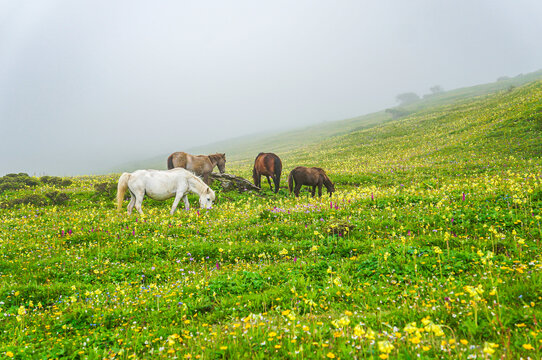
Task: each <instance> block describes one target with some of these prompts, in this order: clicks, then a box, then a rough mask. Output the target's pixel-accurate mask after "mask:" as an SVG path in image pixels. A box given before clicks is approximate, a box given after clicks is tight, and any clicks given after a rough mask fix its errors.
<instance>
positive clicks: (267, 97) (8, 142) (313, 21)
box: [0, 0, 542, 175]
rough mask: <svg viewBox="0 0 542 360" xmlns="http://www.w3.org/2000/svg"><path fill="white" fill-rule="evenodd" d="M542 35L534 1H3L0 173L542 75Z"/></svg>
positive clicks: (300, 122) (91, 168) (165, 149)
mask: <svg viewBox="0 0 542 360" xmlns="http://www.w3.org/2000/svg"><path fill="white" fill-rule="evenodd" d="M541 44H542V1H539V0H532V1H517V0H516V1H498V0H487V1H476V0H469V1H458V0H450V1H446V0H441V1H436V0H426V1H404V0H397V1H361V0H353V1H340V0H338V1H323V0H322V1H317V0H311V1H299V0H297V1H277V0H274V1H254V0H247V1H201V0H200V1H181V0H178V1H96V0H93V1H69V0H65V1H50V0H36V1H24V0H7V1H4V0H0V175H3V174H5V173H9V172H21V171H24V172H28V173H29V174H31V175H42V174H50V175H73V174H90V173H94V172H101V171H105V169H111V168H112V167H114V166H116V165H119V164H123V163H124V162H126V161H131V160H137V159H147V158H151V157H155V156H157V155H161V154H169V153H171V152H173V151H181V150H186V149H189V148H190V147H192V146H197V145H204V144H208V143H211V142H214V141H218V140H223V139H227V138H231V137H236V136H240V135H246V134H251V133H255V132H260V131H264V130H277V129H288V128H292V127H300V126H306V125H308V124H313V123H319V122H322V121H329V120H340V119H344V118H349V117H354V116H358V115H362V114H365V113H369V112H373V111H378V110H381V109H384V108H386V107H389V106H393V105H395V104H396V102H395V95H397V94H398V93H401V92H406V91H414V92H417V93H418V94H419V95H422V94H426V93H429V87H431V86H433V85H437V84H438V85H441V86H442V87H443V88H444V89H445V90H448V89H453V88H457V87H462V86H468V85H474V84H479V83H485V82H492V81H495V80H496V79H497V78H498V77H499V76H503V75H508V76H515V75H517V74H519V73H528V72H531V71H535V70H539V69H540V68H542V46H540V45H541ZM220 150H221V149H216V151H220ZM264 150H265V149H262V151H264ZM164 161H165V159H164ZM164 164H165V163H164ZM120 170H122V169H120Z"/></svg>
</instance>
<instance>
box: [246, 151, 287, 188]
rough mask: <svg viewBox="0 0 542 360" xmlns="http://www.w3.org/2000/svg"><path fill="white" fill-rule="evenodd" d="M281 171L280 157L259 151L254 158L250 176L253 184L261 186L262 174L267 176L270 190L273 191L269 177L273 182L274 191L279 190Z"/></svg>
mask: <svg viewBox="0 0 542 360" xmlns="http://www.w3.org/2000/svg"><path fill="white" fill-rule="evenodd" d="M281 172H282V161H280V158H279V157H278V156H277V155H275V154H273V153H259V154H258V156H256V159H255V160H254V168H253V169H252V178H253V179H254V185H256V186H257V187H259V188H261V187H262V186H261V185H262V181H261V180H262V178H261V176H262V175H264V176H265V177H267V182H268V183H269V187H270V188H271V191H273V186H272V185H271V179H270V178H269V177H272V178H273V182H274V183H275V193H278V192H279V185H280V174H281Z"/></svg>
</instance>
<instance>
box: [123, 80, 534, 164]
mask: <svg viewBox="0 0 542 360" xmlns="http://www.w3.org/2000/svg"><path fill="white" fill-rule="evenodd" d="M537 79H542V70H539V71H536V72H532V73H529V74H525V75H518V76H516V77H513V78H508V79H504V80H500V81H496V82H494V83H489V84H482V85H476V86H471V87H465V88H461V89H455V90H450V91H446V92H443V93H440V94H435V95H430V96H426V97H425V98H424V99H422V100H420V101H418V102H415V103H412V104H409V105H406V106H401V107H398V108H396V109H398V110H400V112H401V113H404V114H410V115H412V114H416V113H420V112H424V111H430V110H431V109H434V108H436V107H442V106H446V105H449V106H452V107H454V106H455V105H456V104H461V102H463V101H469V99H472V98H474V97H480V96H482V97H483V96H485V95H490V94H495V93H498V92H503V91H511V90H513V89H515V88H516V87H518V86H522V85H524V84H526V83H529V82H533V81H536V80H537ZM393 120H394V119H393V116H392V115H391V114H390V113H388V112H386V111H380V112H376V113H372V114H367V115H362V116H358V117H355V118H351V119H345V120H338V121H329V122H325V123H321V124H317V125H313V126H307V127H304V128H300V129H294V130H290V131H277V132H276V133H274V134H253V135H249V136H244V137H239V138H236V139H230V140H225V141H221V142H217V143H212V144H208V145H204V146H199V147H193V148H190V149H172V152H173V151H183V150H184V151H188V152H190V153H193V154H208V153H214V152H225V153H227V156H228V160H229V161H239V160H249V161H252V160H253V159H254V157H255V155H256V154H258V153H259V152H261V151H266V152H269V151H270V152H275V153H279V154H282V153H286V152H288V151H292V150H294V149H298V148H301V147H304V146H307V145H311V144H317V143H319V142H320V141H323V140H325V139H328V138H330V137H335V136H340V135H346V134H349V133H352V132H356V131H360V130H364V129H368V128H371V127H373V126H376V125H378V124H382V123H385V122H390V121H393ZM168 155H169V154H162V155H157V156H156V157H153V158H150V159H148V160H145V161H136V162H133V163H131V164H126V165H125V166H124V167H123V169H126V170H130V169H134V170H135V169H138V168H140V169H141V168H155V169H163V168H165V159H166V158H167V156H168Z"/></svg>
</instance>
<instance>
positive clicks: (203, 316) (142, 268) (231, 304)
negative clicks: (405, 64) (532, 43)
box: [0, 81, 542, 359]
mask: <svg viewBox="0 0 542 360" xmlns="http://www.w3.org/2000/svg"><path fill="white" fill-rule="evenodd" d="M541 99H542V82H540V81H539V82H531V83H528V84H525V85H523V86H517V87H516V88H513V89H510V90H506V91H497V92H495V93H493V94H485V95H482V96H474V97H472V98H469V99H467V98H462V99H460V100H457V99H454V101H452V102H448V101H447V100H446V101H442V102H438V101H436V99H431V100H432V101H435V102H434V103H433V104H432V105H429V104H426V106H423V107H421V108H417V109H412V112H411V114H410V115H408V116H405V117H403V118H401V119H398V120H396V121H391V120H389V119H388V120H387V121H385V122H378V123H376V122H375V123H374V124H372V126H371V127H367V128H362V129H357V130H353V129H351V128H347V129H348V130H347V131H346V130H345V131H344V132H341V131H337V133H336V134H334V135H333V136H331V137H327V138H325V137H324V136H323V135H315V136H314V141H313V142H309V143H307V144H306V145H303V146H296V147H290V146H289V145H288V142H287V141H286V142H285V143H284V144H283V145H284V150H282V151H279V155H280V156H281V158H282V159H283V163H284V175H283V177H282V180H283V182H282V188H281V190H280V192H279V194H273V193H272V192H270V191H269V190H268V188H266V187H265V185H264V190H263V191H262V193H260V194H254V193H244V194H238V193H224V192H222V191H221V189H220V188H219V186H218V184H215V185H213V186H214V187H215V190H216V191H217V198H218V200H219V201H218V203H217V204H216V206H215V207H214V208H213V209H212V210H209V211H207V210H198V209H195V208H192V209H191V210H189V211H188V212H185V211H178V212H177V213H175V214H174V215H173V216H170V215H169V207H170V206H171V201H166V202H158V201H152V200H150V199H145V201H144V203H143V209H144V211H145V215H144V216H140V215H132V216H131V217H129V216H127V215H126V213H125V208H124V209H123V211H122V213H120V214H119V213H117V212H116V209H115V204H114V185H115V182H116V179H117V176H115V175H111V176H103V177H99V176H95V177H92V176H88V177H76V178H71V180H73V183H72V184H69V185H68V183H67V182H66V183H64V185H62V183H61V182H58V183H48V184H43V183H39V182H38V184H34V183H32V182H28V181H27V179H25V181H27V182H28V184H33V185H27V183H26V182H21V185H17V186H18V187H17V188H14V187H13V186H11V185H10V187H9V188H6V189H5V190H3V192H2V193H1V194H0V204H3V205H2V206H0V280H1V281H0V308H1V312H0V314H2V320H1V321H0V354H1V355H2V356H4V357H14V358H70V359H71V358H74V359H75V358H81V359H86V358H88V359H98V358H122V359H125V358H126V359H128V358H161V357H163V358H200V359H221V358H234V359H237V358H238V359H244V358H247V357H252V358H255V359H267V358H309V359H314V358H324V359H327V358H337V359H338V358H344V359H346V358H374V359H380V358H382V359H384V358H388V357H389V358H418V357H420V358H427V359H433V358H453V359H455V358H460V359H461V358H465V359H466V358H468V357H469V356H477V357H478V358H487V357H493V358H501V357H503V356H505V357H507V358H519V357H524V358H526V357H531V358H540V357H541V346H542V342H541V341H542V333H541V330H542V329H541V326H540V322H539V321H540V319H541V318H542V311H541V310H540V309H541V307H540V306H541V304H542V287H541V286H540V285H539V284H540V283H542V276H541V270H542V263H541V262H540V260H541V259H540V254H541V249H542V244H540V241H541V238H542V230H541V218H542V214H541V210H540V209H541V205H542V186H541V185H542V171H541V170H542V164H541V149H542V138H541V135H542V100H541ZM352 126H354V124H352ZM318 139H319V140H318ZM256 153H257V151H256ZM253 157H254V156H248V155H247V156H246V158H244V157H243V156H239V158H238V159H237V160H235V159H234V160H233V161H229V162H228V172H229V173H234V174H239V175H241V176H245V177H249V175H250V173H251V166H252V161H253ZM297 165H308V166H313V165H316V166H321V167H323V168H325V169H326V170H328V173H329V175H330V177H331V179H332V180H333V181H334V182H335V183H336V188H337V189H338V192H337V193H336V194H334V195H333V197H331V198H329V197H328V196H323V197H322V199H313V198H310V197H309V196H308V192H307V191H303V192H302V195H301V197H300V198H299V199H296V198H293V197H290V196H289V195H288V191H287V189H285V188H284V186H285V181H286V175H287V173H288V171H289V170H290V169H292V168H293V167H295V166H297ZM10 184H11V183H10ZM55 191H56V192H58V193H55ZM51 193H54V194H57V195H58V194H60V193H62V194H66V196H67V198H68V200H67V201H64V200H63V202H56V200H55V199H57V197H51V196H50V197H47V196H46V194H51ZM29 195H36V196H41V198H40V199H42V200H43V201H45V202H46V203H45V205H43V206H36V205H33V204H31V203H30V204H24V203H21V201H17V200H18V199H19V200H20V199H28V196H29ZM62 199H66V197H62ZM190 200H191V204H192V206H196V204H197V201H196V198H195V197H191V198H190ZM124 205H125V206H126V205H127V202H125V203H124Z"/></svg>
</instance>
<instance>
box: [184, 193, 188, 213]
mask: <svg viewBox="0 0 542 360" xmlns="http://www.w3.org/2000/svg"><path fill="white" fill-rule="evenodd" d="M183 200H184V209H185V210H186V211H188V210H189V209H190V203H189V202H188V196H187V195H185V196H183Z"/></svg>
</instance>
